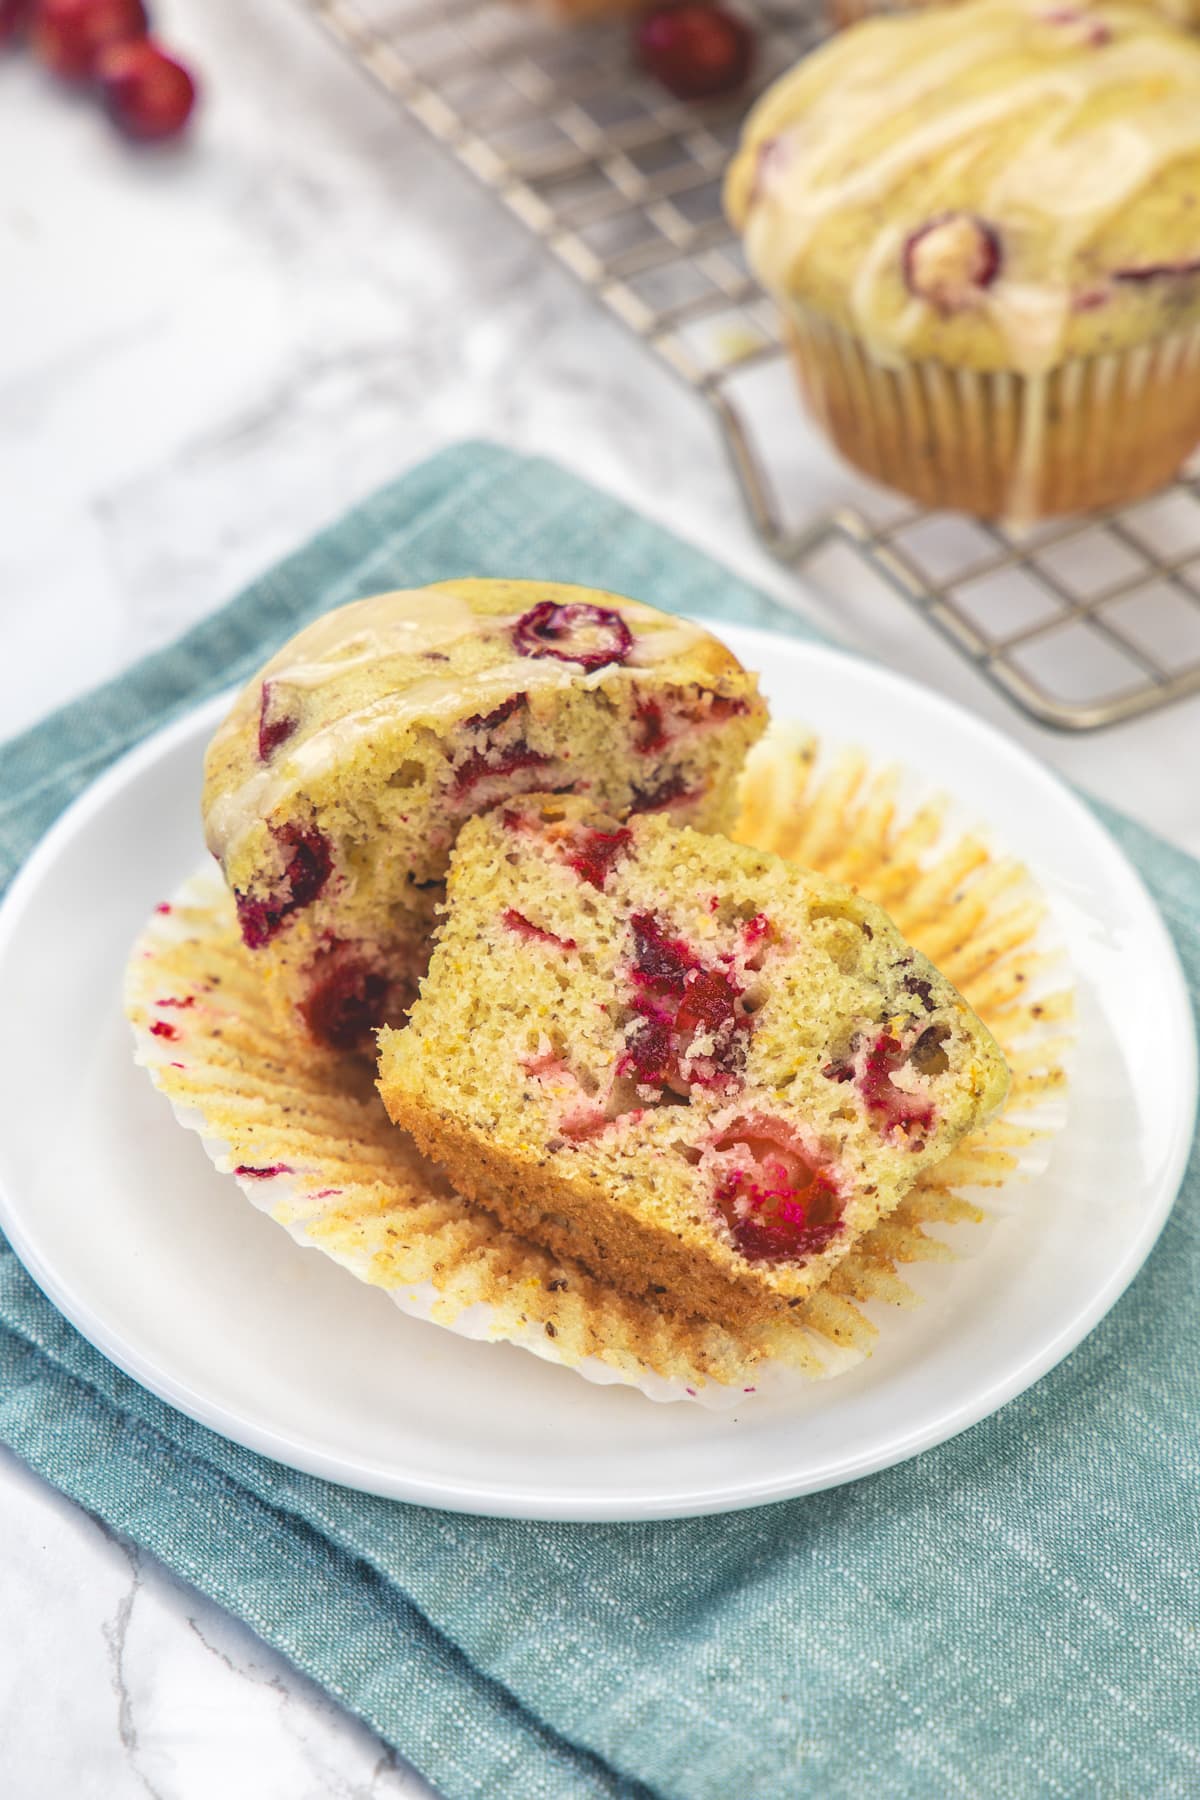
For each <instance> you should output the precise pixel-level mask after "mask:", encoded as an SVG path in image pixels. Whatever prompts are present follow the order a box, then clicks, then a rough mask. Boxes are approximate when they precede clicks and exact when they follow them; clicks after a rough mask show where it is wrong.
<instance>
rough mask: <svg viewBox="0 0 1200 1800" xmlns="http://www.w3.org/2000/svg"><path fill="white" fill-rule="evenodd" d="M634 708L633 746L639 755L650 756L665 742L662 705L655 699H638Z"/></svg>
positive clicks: (661, 747) (665, 734)
mask: <svg viewBox="0 0 1200 1800" xmlns="http://www.w3.org/2000/svg"><path fill="white" fill-rule="evenodd" d="M635 710H636V713H637V728H636V730H635V732H634V738H633V747H634V749H635V750H636V751H637V752H638V754H639V755H640V756H651V755H653V753H654V752H655V751H656V750H662V749H663V748H664V747H665V745H666V742H667V733H666V730H665V728H664V726H663V710H662V707H661V706H660V705H659V703H658V701H657V700H638V701H637V703H636V708H635Z"/></svg>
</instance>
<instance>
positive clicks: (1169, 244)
mask: <svg viewBox="0 0 1200 1800" xmlns="http://www.w3.org/2000/svg"><path fill="white" fill-rule="evenodd" d="M1198 191H1200V40H1198V39H1197V38H1195V37H1193V36H1191V35H1189V34H1185V33H1184V32H1182V31H1180V30H1179V29H1178V28H1176V27H1175V26H1173V25H1171V24H1170V23H1168V22H1167V21H1166V20H1164V19H1163V18H1161V17H1160V16H1158V15H1157V14H1156V13H1153V12H1151V11H1149V10H1147V9H1146V8H1145V7H1143V6H1138V5H1131V4H1123V3H1121V0H1096V3H1095V4H1090V5H1089V4H1071V5H1067V6H1053V5H1047V4H1046V0H973V3H971V4H968V5H965V6H958V7H951V8H945V9H936V10H926V11H923V12H921V13H914V14H912V15H910V16H908V17H898V18H878V19H871V20H867V21H866V22H865V23H863V24H861V25H857V26H855V27H853V28H852V29H851V30H850V31H848V32H845V33H843V34H842V35H841V36H839V37H836V38H834V39H833V40H831V41H830V42H829V43H827V44H825V45H824V46H822V48H821V49H820V50H818V51H817V52H816V53H815V54H814V55H813V56H811V57H809V58H807V59H806V60H805V61H804V62H803V63H802V64H800V66H799V67H798V68H796V69H795V70H793V71H792V72H791V73H790V74H789V75H787V76H785V77H784V78H783V79H782V80H781V81H780V82H778V83H777V84H776V85H775V86H774V87H773V88H772V89H771V90H770V91H769V92H768V93H767V94H766V96H765V97H764V98H763V100H762V101H761V102H760V103H759V105H758V106H757V107H756V108H755V109H754V111H753V113H752V114H751V116H750V119H749V121H748V123H747V126H746V130H745V134H744V138H743V142H742V145H741V148H740V150H739V152H738V155H737V157H736V159H735V161H734V163H733V165H732V168H731V169H730V172H729V176H728V180H727V188H726V196H727V204H728V209H729V213H730V216H731V218H732V219H733V221H734V222H735V224H736V225H738V226H739V227H740V228H741V229H742V230H743V232H744V235H745V243H746V251H747V255H748V258H749V261H750V263H751V265H752V266H753V268H754V269H755V271H756V273H757V274H758V276H759V278H760V279H761V280H762V282H763V283H764V285H765V286H766V287H767V288H768V289H769V290H770V291H771V293H772V294H773V295H774V296H775V297H776V298H777V299H778V301H779V303H780V305H781V308H782V311H783V316H784V320H785V325H786V328H787V332H788V335H789V338H790V341H791V344H792V346H793V350H794V354H795V360H796V364H797V368H798V372H799V377H800V382H801V386H802V388H803V391H804V393H805V395H806V397H807V400H808V402H809V405H810V406H811V408H812V410H813V412H814V413H815V415H816V417H817V419H818V420H819V421H820V422H821V424H822V425H823V426H824V427H825V428H826V430H827V431H828V432H829V434H830V435H831V436H832V438H833V440H834V442H835V443H836V444H837V445H838V447H839V448H840V449H841V450H842V452H843V453H844V454H845V455H846V456H847V457H848V458H849V460H850V461H851V462H853V463H855V464H856V465H857V466H858V467H859V468H860V469H863V470H865V471H866V472H867V473H868V474H870V475H873V476H875V477H876V478H878V479H879V480H881V481H884V482H887V483H889V484H890V485H891V486H893V487H896V488H899V489H901V490H902V491H903V492H905V493H908V494H910V495H912V496H913V497H914V498H915V499H917V500H919V501H921V502H923V503H924V504H926V505H930V506H947V507H957V508H961V509H963V510H966V511H969V512H974V513H977V514H980V515H982V516H985V517H989V516H1008V517H1012V518H1031V517H1036V516H1039V515H1042V514H1047V513H1059V512H1070V511H1075V510H1082V509H1085V508H1090V507H1098V506H1105V505H1110V504H1114V503H1117V502H1120V501H1122V500H1126V499H1129V498H1131V497H1133V496H1135V495H1137V494H1141V493H1144V492H1146V491H1148V490H1150V489H1152V488H1154V487H1156V486H1158V485H1160V484H1161V483H1162V482H1163V481H1165V480H1167V479H1169V478H1170V476H1171V475H1172V474H1173V473H1174V472H1175V470H1176V469H1177V468H1178V466H1179V465H1180V463H1181V462H1182V461H1183V460H1184V459H1185V458H1186V456H1187V455H1188V454H1189V453H1190V452H1191V451H1192V450H1193V449H1194V448H1195V446H1196V444H1197V442H1200V209H1198V208H1197V204H1196V196H1197V192H1198Z"/></svg>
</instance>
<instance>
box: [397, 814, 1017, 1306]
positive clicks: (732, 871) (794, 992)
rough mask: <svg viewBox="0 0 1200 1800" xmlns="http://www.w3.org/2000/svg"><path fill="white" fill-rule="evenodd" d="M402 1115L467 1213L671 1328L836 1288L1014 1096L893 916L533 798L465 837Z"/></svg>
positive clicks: (950, 991) (454, 865) (652, 832)
mask: <svg viewBox="0 0 1200 1800" xmlns="http://www.w3.org/2000/svg"><path fill="white" fill-rule="evenodd" d="M379 1050H380V1057H379V1070H380V1079H379V1091H380V1093H381V1094H382V1096H383V1101H384V1104H385V1106H386V1107H387V1109H388V1112H389V1114H390V1115H391V1117H392V1118H393V1119H394V1120H395V1121H396V1122H397V1123H398V1124H400V1125H402V1126H404V1127H405V1129H406V1130H407V1131H409V1132H411V1133H412V1135H413V1137H414V1139H415V1140H416V1142H417V1144H418V1145H419V1146H420V1148H421V1149H422V1150H423V1151H425V1153H426V1154H427V1155H429V1156H431V1157H433V1158H434V1160H435V1161H436V1162H438V1163H439V1164H440V1165H441V1166H442V1167H443V1168H445V1170H446V1171H447V1173H448V1174H449V1176H450V1178H451V1180H452V1181H453V1183H454V1184H455V1186H456V1187H457V1188H458V1190H459V1191H460V1192H461V1193H463V1194H465V1195H467V1196H468V1197H469V1198H471V1199H473V1200H476V1201H479V1202H481V1203H483V1204H485V1205H487V1206H489V1207H490V1208H491V1209H492V1210H493V1211H494V1212H496V1213H497V1214H498V1215H499V1217H500V1218H501V1219H502V1220H503V1222H504V1223H505V1224H506V1225H508V1226H509V1227H510V1228H511V1229H513V1230H516V1231H523V1232H527V1233H528V1235H530V1236H532V1237H535V1238H539V1239H541V1240H543V1241H545V1242H546V1243H548V1244H549V1245H550V1246H551V1247H552V1248H553V1249H554V1250H556V1251H557V1252H558V1253H559V1254H562V1255H566V1256H573V1257H575V1258H576V1259H578V1260H580V1261H582V1262H584V1263H586V1264H587V1265H588V1266H589V1267H590V1268H593V1269H596V1270H599V1271H602V1272H603V1274H604V1275H605V1277H606V1278H607V1279H608V1280H610V1281H611V1282H612V1283H613V1285H614V1286H616V1287H618V1288H620V1289H622V1290H623V1291H624V1292H626V1293H629V1294H631V1295H632V1296H633V1297H635V1298H650V1297H654V1298H656V1299H657V1302H658V1304H659V1305H660V1306H661V1307H662V1308H663V1309H664V1311H671V1312H683V1313H685V1314H686V1313H693V1312H696V1311H699V1312H702V1313H703V1314H704V1316H705V1317H707V1318H711V1319H714V1320H717V1321H718V1322H719V1323H721V1324H722V1325H725V1326H737V1325H741V1324H743V1323H746V1322H752V1321H756V1320H757V1321H764V1322H765V1321H766V1320H768V1319H770V1318H771V1317H772V1316H775V1315H778V1314H779V1313H781V1312H784V1311H786V1309H787V1308H788V1306H789V1305H790V1303H791V1302H792V1301H794V1300H796V1299H798V1298H802V1297H803V1296H804V1295H806V1294H809V1293H811V1292H812V1291H813V1290H814V1289H816V1288H818V1287H820V1286H821V1285H823V1283H824V1281H825V1280H826V1278H827V1277H828V1275H829V1273H830V1271H831V1270H832V1268H833V1267H834V1266H835V1265H836V1264H837V1263H838V1262H839V1261H840V1260H841V1259H842V1257H843V1256H845V1255H846V1253H847V1251H848V1250H850V1249H851V1248H852V1246H853V1245H854V1243H855V1242H856V1241H857V1240H858V1239H859V1238H860V1237H861V1236H862V1235H863V1234H864V1232H866V1231H868V1230H869V1229H870V1227H871V1226H872V1225H874V1224H876V1223H877V1222H878V1220H879V1219H880V1218H881V1217H885V1216H886V1215H887V1214H888V1213H890V1212H892V1211H893V1210H894V1209H895V1207H896V1205H897V1204H898V1202H899V1201H900V1200H901V1199H903V1197H904V1195H905V1194H906V1193H907V1192H908V1190H909V1189H910V1188H911V1187H912V1185H913V1183H914V1182H915V1181H916V1179H917V1177H918V1175H920V1174H921V1173H922V1172H923V1171H924V1170H926V1169H929V1168H930V1167H932V1166H933V1165H934V1164H935V1163H937V1162H940V1161H942V1160H944V1158H945V1157H946V1156H947V1155H948V1154H949V1152H950V1151H951V1150H952V1149H953V1148H954V1145H955V1144H956V1143H957V1142H958V1141H959V1139H960V1138H962V1137H963V1136H964V1135H965V1134H966V1133H967V1132H968V1131H970V1130H972V1129H974V1128H976V1127H978V1126H980V1125H981V1124H982V1123H983V1122H984V1121H985V1120H986V1119H987V1118H988V1117H990V1115H991V1114H992V1113H993V1112H994V1111H995V1110H996V1108H997V1107H998V1106H999V1105H1000V1103H1001V1102H1002V1100H1003V1099H1004V1096H1005V1093H1006V1091H1007V1087H1008V1071H1007V1069H1006V1067H1005V1064H1004V1060H1003V1057H1002V1055H1001V1053H1000V1051H999V1049H998V1047H997V1045H996V1043H995V1040H994V1039H993V1038H992V1037H991V1034H990V1033H989V1032H988V1031H987V1029H986V1027H985V1026H983V1025H982V1024H981V1023H980V1021H979V1020H978V1019H977V1018H976V1017H975V1016H974V1014H973V1013H972V1012H971V1011H970V1008H969V1007H968V1006H967V1004H966V1002H965V1001H964V1000H963V999H962V998H961V996H960V995H959V994H957V993H956V992H955V990H954V988H953V987H952V986H951V985H950V983H949V982H948V981H946V980H945V978H944V977H943V976H942V975H940V974H939V973H938V971H937V970H936V969H935V968H934V967H933V965H932V964H931V963H929V962H928V961H927V960H926V959H925V958H924V957H922V956H920V955H919V954H918V953H917V952H916V951H914V950H913V949H912V948H911V946H909V945H908V944H906V943H905V941H904V939H903V938H902V937H901V936H900V934H899V932H898V931H897V930H896V929H895V927H894V926H893V925H892V923H891V920H890V919H889V918H888V917H887V914H886V913H885V912H884V911H883V909H882V908H881V907H877V906H873V905H871V904H870V903H869V902H868V901H865V900H863V899H862V898H861V896H859V895H857V894H855V893H854V892H853V890H852V889H850V888H847V887H844V886H842V885H840V884H838V883H836V882H830V881H828V880H826V879H825V878H824V877H822V876H817V875H812V874H809V873H807V872H804V871H801V870H799V869H797V868H795V867H794V866H793V865H791V864H788V863H786V862H784V861H783V860H782V858H780V857H775V856H771V855H769V854H765V853H764V852H762V851H757V850H752V849H748V848H747V847H745V846H741V845H735V844H732V843H730V842H729V841H728V840H727V839H725V838H716V837H711V836H707V835H705V834H703V833H701V832H697V831H693V830H690V829H688V828H686V827H683V828H680V827H676V826H673V825H672V824H670V823H669V821H667V820H664V819H654V818H640V819H633V820H631V821H630V822H629V824H628V825H627V826H625V827H618V826H616V825H615V824H614V822H613V821H611V820H608V819H606V818H604V817H603V815H600V814H597V813H596V812H595V811H594V809H592V808H590V807H588V806H587V805H586V804H585V803H583V802H581V801H579V800H577V799H574V798H572V797H566V798H563V799H558V798H553V797H550V796H539V795H534V796H531V797H529V798H528V799H525V800H521V801H515V802H513V803H512V804H511V805H509V806H502V807H499V808H497V809H496V810H495V811H493V812H491V813H489V814H487V815H486V816H485V817H483V818H479V819H474V820H472V821H471V822H470V823H469V824H468V825H466V826H465V827H464V828H463V831H462V832H461V833H460V836H459V839H458V843H457V845H456V847H455V851H454V855H453V858H452V860H451V867H450V878H449V883H448V886H447V901H446V913H445V916H444V918H443V920H442V923H441V926H440V928H439V931H438V939H437V946H436V948H435V950H434V954H433V959H432V961H431V963H430V966H429V972H428V974H427V975H426V977H425V979H424V980H423V982H422V984H421V994H420V998H419V999H418V1000H417V1002H416V1004H415V1006H414V1007H413V1009H412V1012H411V1014H410V1015H409V1019H408V1022H407V1024H406V1025H404V1026H403V1027H402V1028H400V1029H388V1030H385V1031H383V1032H381V1033H380V1038H379Z"/></svg>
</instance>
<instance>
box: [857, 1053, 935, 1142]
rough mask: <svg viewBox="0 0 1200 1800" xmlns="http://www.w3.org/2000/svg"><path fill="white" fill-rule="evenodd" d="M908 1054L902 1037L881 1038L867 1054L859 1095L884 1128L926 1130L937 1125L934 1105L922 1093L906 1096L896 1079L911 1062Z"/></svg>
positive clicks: (860, 1080) (860, 1078)
mask: <svg viewBox="0 0 1200 1800" xmlns="http://www.w3.org/2000/svg"><path fill="white" fill-rule="evenodd" d="M908 1060H909V1058H908V1052H907V1051H906V1050H905V1048H904V1046H903V1045H902V1044H901V1042H900V1040H899V1038H894V1037H890V1036H889V1035H888V1034H887V1033H886V1032H885V1033H884V1034H883V1035H882V1036H881V1037H878V1038H877V1039H876V1040H875V1042H874V1044H872V1046H871V1048H870V1049H869V1050H868V1052H867V1057H866V1064H865V1067H864V1069H863V1072H862V1074H861V1076H860V1077H859V1083H858V1086H859V1092H860V1093H861V1094H862V1097H863V1100H864V1101H865V1102H866V1107H867V1111H868V1112H870V1113H874V1114H875V1115H876V1116H877V1118H878V1119H879V1122H880V1123H881V1125H882V1126H883V1128H884V1129H885V1130H887V1131H891V1130H893V1129H895V1128H897V1127H898V1128H899V1129H900V1130H901V1131H908V1130H909V1129H910V1128H912V1129H916V1130H922V1131H923V1130H925V1129H926V1128H927V1127H928V1126H930V1125H931V1124H932V1123H933V1106H932V1105H931V1103H930V1102H929V1101H928V1100H926V1099H924V1098H923V1097H922V1096H921V1095H920V1094H909V1093H906V1092H905V1090H904V1089H903V1088H898V1087H897V1086H896V1085H895V1083H894V1082H893V1080H892V1076H893V1075H895V1074H896V1073H897V1072H898V1071H899V1070H900V1069H902V1068H903V1067H904V1066H905V1064H906V1063H907V1062H908Z"/></svg>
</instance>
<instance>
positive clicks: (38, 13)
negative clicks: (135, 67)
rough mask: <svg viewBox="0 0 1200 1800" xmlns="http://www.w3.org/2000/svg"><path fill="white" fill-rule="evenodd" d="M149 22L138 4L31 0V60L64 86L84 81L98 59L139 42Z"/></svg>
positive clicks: (119, 0) (139, 1)
mask: <svg viewBox="0 0 1200 1800" xmlns="http://www.w3.org/2000/svg"><path fill="white" fill-rule="evenodd" d="M149 26H150V21H149V19H148V18H147V16H146V9H145V7H144V6H143V5H142V0H34V5H33V13H32V18H31V20H30V41H31V43H32V45H33V52H34V55H35V56H36V57H37V58H38V59H39V61H41V62H43V63H45V65H46V67H47V68H48V69H50V70H52V71H53V73H54V74H55V75H61V76H62V77H63V79H64V80H66V81H86V80H87V79H88V78H89V77H90V76H92V75H93V74H95V72H96V66H97V61H98V59H99V57H100V56H101V54H102V53H103V52H104V51H105V50H106V49H108V48H109V47H110V46H112V45H115V44H125V43H129V42H131V41H133V40H135V39H138V38H143V37H145V35H146V32H147V31H148V30H149Z"/></svg>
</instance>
